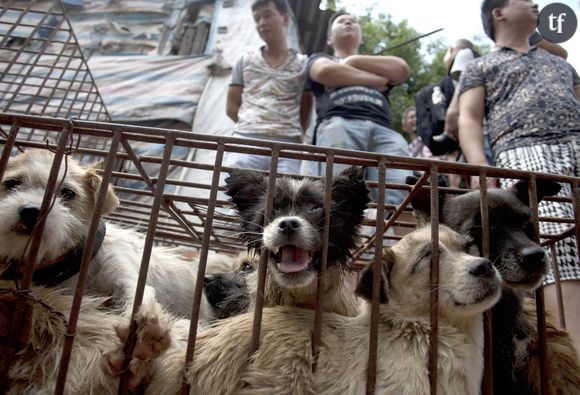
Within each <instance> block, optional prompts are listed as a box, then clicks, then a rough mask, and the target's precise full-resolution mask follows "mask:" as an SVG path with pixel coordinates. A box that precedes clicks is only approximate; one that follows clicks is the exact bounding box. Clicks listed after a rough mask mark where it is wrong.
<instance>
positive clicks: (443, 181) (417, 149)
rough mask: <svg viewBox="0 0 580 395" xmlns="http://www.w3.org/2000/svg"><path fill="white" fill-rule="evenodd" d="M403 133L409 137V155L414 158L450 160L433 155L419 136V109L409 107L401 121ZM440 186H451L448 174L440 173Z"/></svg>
mask: <svg viewBox="0 0 580 395" xmlns="http://www.w3.org/2000/svg"><path fill="white" fill-rule="evenodd" d="M401 124H402V125H403V131H404V132H405V133H406V134H407V136H409V138H410V139H411V142H410V143H409V155H410V156H411V157H413V158H421V159H437V160H448V158H447V155H441V156H437V155H433V153H432V152H431V150H430V149H429V147H427V145H426V144H425V143H424V142H423V140H422V139H421V136H419V135H418V134H417V109H416V108H415V107H409V108H407V109H406V110H405V112H404V113H403V119H402V120H401ZM422 173H423V172H422V171H418V170H415V171H413V174H414V175H416V176H420V175H421V174H422ZM439 186H445V187H446V186H449V178H448V175H446V174H441V173H439Z"/></svg>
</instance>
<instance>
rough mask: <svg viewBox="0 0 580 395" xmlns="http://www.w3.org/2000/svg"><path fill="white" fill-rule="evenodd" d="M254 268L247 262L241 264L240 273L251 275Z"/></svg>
mask: <svg viewBox="0 0 580 395" xmlns="http://www.w3.org/2000/svg"><path fill="white" fill-rule="evenodd" d="M254 270H255V269H254V266H252V265H251V264H249V263H248V262H244V263H243V264H242V267H241V268H240V273H245V274H247V273H252V272H253V271H254Z"/></svg>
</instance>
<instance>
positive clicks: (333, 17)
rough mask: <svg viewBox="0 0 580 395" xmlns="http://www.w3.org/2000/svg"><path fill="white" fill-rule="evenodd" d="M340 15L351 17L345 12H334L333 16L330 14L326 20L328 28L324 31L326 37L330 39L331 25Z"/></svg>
mask: <svg viewBox="0 0 580 395" xmlns="http://www.w3.org/2000/svg"><path fill="white" fill-rule="evenodd" d="M341 15H352V14H351V13H350V12H346V11H336V12H335V13H334V14H332V15H331V16H330V18H328V28H327V29H326V37H330V33H331V31H332V24H333V23H334V21H335V20H336V18H338V17H339V16H341Z"/></svg>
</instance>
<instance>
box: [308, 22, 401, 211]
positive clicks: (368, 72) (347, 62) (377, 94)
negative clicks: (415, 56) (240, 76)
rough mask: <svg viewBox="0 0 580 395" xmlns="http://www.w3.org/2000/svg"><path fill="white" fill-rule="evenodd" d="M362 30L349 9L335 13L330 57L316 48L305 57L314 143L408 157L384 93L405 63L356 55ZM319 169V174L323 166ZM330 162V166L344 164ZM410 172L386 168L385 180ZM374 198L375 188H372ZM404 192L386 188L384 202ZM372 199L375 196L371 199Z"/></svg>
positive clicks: (373, 172) (373, 175) (372, 175)
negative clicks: (313, 103) (311, 96)
mask: <svg viewBox="0 0 580 395" xmlns="http://www.w3.org/2000/svg"><path fill="white" fill-rule="evenodd" d="M361 40H362V33H361V27H360V24H359V22H358V20H357V19H356V18H355V17H354V16H352V15H351V14H349V13H346V12H340V13H336V14H334V15H333V16H332V17H331V18H330V21H329V29H328V44H329V46H330V47H332V49H333V50H334V56H331V55H329V54H327V53H316V54H314V55H312V56H311V57H310V60H309V61H308V67H307V73H308V80H309V84H310V87H311V88H312V92H313V93H314V96H315V97H316V113H317V118H318V119H317V127H316V130H315V135H314V143H315V145H318V146H322V147H332V148H344V149H351V150H358V151H370V152H378V153H381V154H389V155H401V156H408V150H407V142H406V141H405V139H404V138H403V136H401V135H400V134H399V133H397V132H396V131H394V130H393V129H392V120H391V111H390V108H389V101H388V98H387V94H388V92H389V89H390V88H391V87H392V86H394V85H398V84H400V83H402V82H403V81H404V80H405V79H406V78H407V76H408V74H409V66H408V65H407V63H406V62H405V61H404V60H403V59H401V58H398V57H395V56H368V55H359V54H358V52H359V47H360V45H361ZM321 167H322V169H320V174H324V172H325V170H324V169H323V168H324V165H322V166H321ZM343 167H344V166H342V165H337V166H335V167H334V170H335V171H339V170H341V169H342V168H343ZM410 174H411V172H409V171H406V170H399V169H388V170H387V175H386V180H387V182H389V183H404V182H405V177H406V176H407V175H410ZM366 177H367V179H370V180H374V181H377V180H378V170H377V169H376V168H369V169H368V170H367V175H366ZM373 194H375V198H376V191H373ZM404 196H405V192H404V191H396V190H392V191H391V190H389V192H388V193H387V198H386V200H387V203H389V204H399V203H400V202H401V201H402V200H403V198H404ZM375 200H376V199H375Z"/></svg>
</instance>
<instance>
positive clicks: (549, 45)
mask: <svg viewBox="0 0 580 395" xmlns="http://www.w3.org/2000/svg"><path fill="white" fill-rule="evenodd" d="M536 45H537V46H538V47H540V48H542V49H544V50H546V51H548V52H550V53H551V54H552V55H556V56H559V57H561V58H564V59H566V58H567V57H568V52H567V51H566V50H565V49H564V48H562V46H560V45H558V44H556V43H553V42H551V41H548V40H546V39H545V38H542V39H541V40H540V41H539V42H538V44H536Z"/></svg>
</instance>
